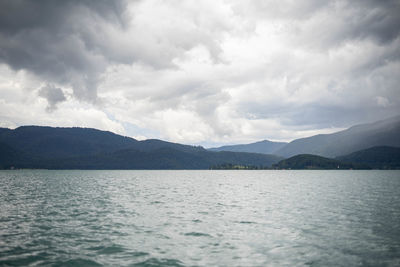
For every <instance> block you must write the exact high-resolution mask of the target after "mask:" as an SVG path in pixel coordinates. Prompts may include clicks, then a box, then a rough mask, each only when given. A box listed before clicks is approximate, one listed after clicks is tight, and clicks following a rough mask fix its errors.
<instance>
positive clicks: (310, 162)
mask: <svg viewBox="0 0 400 267" xmlns="http://www.w3.org/2000/svg"><path fill="white" fill-rule="evenodd" d="M273 168H274V169H291V170H313V169H314V170H337V169H342V170H343V169H345V170H349V169H370V167H369V166H367V165H361V164H353V163H349V162H342V161H339V160H336V159H330V158H325V157H321V156H316V155H308V154H302V155H296V156H293V157H291V158H288V159H285V160H282V161H280V162H279V163H277V164H274V165H273Z"/></svg>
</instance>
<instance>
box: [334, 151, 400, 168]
mask: <svg viewBox="0 0 400 267" xmlns="http://www.w3.org/2000/svg"><path fill="white" fill-rule="evenodd" d="M336 159H337V160H340V161H344V162H353V163H358V164H365V165H369V166H371V167H372V168H374V169H400V148H399V147H388V146H379V147H372V148H368V149H364V150H361V151H357V152H353V153H351V154H349V155H345V156H340V157H337V158H336Z"/></svg>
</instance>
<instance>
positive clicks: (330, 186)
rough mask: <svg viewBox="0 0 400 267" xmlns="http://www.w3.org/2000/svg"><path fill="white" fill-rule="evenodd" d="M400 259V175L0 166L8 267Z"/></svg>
mask: <svg viewBox="0 0 400 267" xmlns="http://www.w3.org/2000/svg"><path fill="white" fill-rule="evenodd" d="M8 265H11V266H15V265H22V266H29V265H33V266H34V265H41V266H43V265H44V266H46V265H49V266H52V265H55V266H101V265H105V266H112V265H113V266H400V171H340V170H334V171H317V170H313V171H272V170H265V171H78V170H76V171H50V170H18V171H0V266H8Z"/></svg>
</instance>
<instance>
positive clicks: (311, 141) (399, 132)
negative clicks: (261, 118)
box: [275, 116, 400, 158]
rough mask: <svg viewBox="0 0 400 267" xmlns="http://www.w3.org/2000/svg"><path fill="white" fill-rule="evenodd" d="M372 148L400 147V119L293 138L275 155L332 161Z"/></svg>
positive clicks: (397, 117)
mask: <svg viewBox="0 0 400 267" xmlns="http://www.w3.org/2000/svg"><path fill="white" fill-rule="evenodd" d="M375 146H392V147H400V116H396V117H393V118H390V119H386V120H381V121H377V122H373V123H368V124H361V125H356V126H353V127H350V128H348V129H347V130H344V131H340V132H336V133H332V134H319V135H314V136H311V137H306V138H300V139H296V140H294V141H292V142H290V143H289V144H287V145H285V146H284V147H282V148H281V149H279V150H278V151H276V153H275V154H277V155H279V156H282V157H286V158H287V157H291V156H294V155H298V154H313V155H319V156H323V157H330V158H332V157H337V156H341V155H346V154H350V153H352V152H355V151H359V150H362V149H367V148H370V147H375Z"/></svg>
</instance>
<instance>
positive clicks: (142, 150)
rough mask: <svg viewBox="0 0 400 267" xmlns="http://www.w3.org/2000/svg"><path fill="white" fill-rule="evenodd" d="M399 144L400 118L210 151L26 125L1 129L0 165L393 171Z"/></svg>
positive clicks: (84, 130)
mask: <svg viewBox="0 0 400 267" xmlns="http://www.w3.org/2000/svg"><path fill="white" fill-rule="evenodd" d="M399 147H400V116H397V117H394V118H390V119H387V120H382V121H378V122H374V123H369V124H362V125H356V126H353V127H351V128H349V129H347V130H344V131H340V132H336V133H333V134H321V135H315V136H311V137H307V138H301V139H297V140H294V141H292V142H290V143H284V142H272V141H268V140H263V141H260V142H256V143H251V144H244V145H232V146H224V147H219V148H211V149H208V150H207V149H204V148H203V147H201V146H191V145H183V144H178V143H171V142H166V141H163V140H158V139H149V140H144V141H139V140H136V139H134V138H130V137H125V136H121V135H117V134H114V133H111V132H108V131H100V130H96V129H90V128H77V127H73V128H62V127H44V126H21V127H18V128H16V129H7V128H0V169H1V168H3V169H4V168H5V169H7V168H12V167H14V168H46V169H208V168H211V167H212V166H235V168H236V167H238V168H244V167H246V166H247V167H250V166H251V168H269V167H271V166H272V165H273V164H275V165H274V166H275V167H276V168H291V167H290V166H294V167H295V168H300V167H301V166H303V168H309V167H310V166H314V167H315V168H332V166H334V165H337V164H338V162H340V163H341V165H342V166H347V167H348V168H360V167H362V168H383V169H392V168H400V148H399ZM321 157H322V158H321ZM285 159H286V161H285ZM278 163H280V165H279V164H278ZM277 164H278V165H277ZM346 164H347V165H346Z"/></svg>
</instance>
